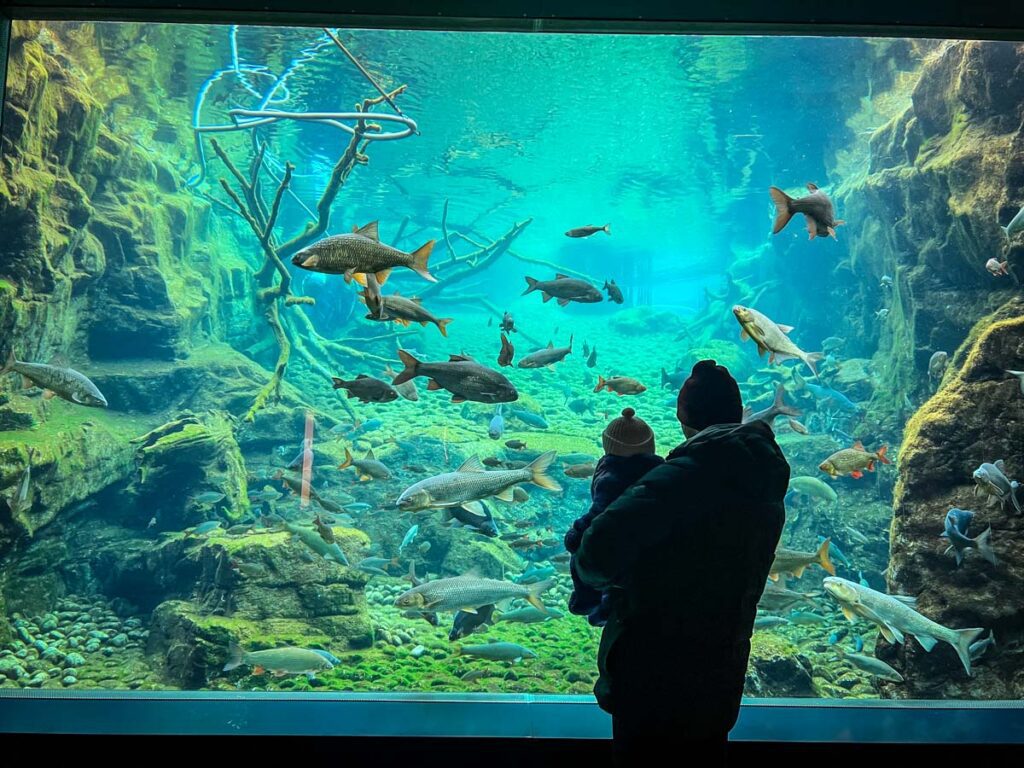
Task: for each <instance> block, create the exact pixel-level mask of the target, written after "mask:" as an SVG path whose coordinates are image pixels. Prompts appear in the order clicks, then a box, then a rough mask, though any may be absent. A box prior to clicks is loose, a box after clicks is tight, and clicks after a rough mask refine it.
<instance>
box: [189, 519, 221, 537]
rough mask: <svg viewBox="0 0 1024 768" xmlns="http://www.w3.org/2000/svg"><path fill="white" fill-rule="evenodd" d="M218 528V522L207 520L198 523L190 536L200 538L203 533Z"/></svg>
mask: <svg viewBox="0 0 1024 768" xmlns="http://www.w3.org/2000/svg"><path fill="white" fill-rule="evenodd" d="M218 528H220V520H207V521H206V522H205V523H200V524H199V525H197V526H196V527H195V528H193V529H192V531H191V534H192V535H193V536H202V535H203V534H204V533H210V532H211V531H215V530H217V529H218Z"/></svg>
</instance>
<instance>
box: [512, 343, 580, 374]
mask: <svg viewBox="0 0 1024 768" xmlns="http://www.w3.org/2000/svg"><path fill="white" fill-rule="evenodd" d="M571 354H572V336H569V346H567V347H556V346H555V344H554V342H551V341H549V342H548V345H547V346H546V347H545V348H544V349H538V350H537V351H536V352H531V353H530V354H528V355H527V356H526V357H524V358H523V359H522V360H520V361H519V367H520V368H543V367H544V366H552V365H554V364H555V363H560V362H562V361H563V360H564V359H565V358H566V356H567V355H571Z"/></svg>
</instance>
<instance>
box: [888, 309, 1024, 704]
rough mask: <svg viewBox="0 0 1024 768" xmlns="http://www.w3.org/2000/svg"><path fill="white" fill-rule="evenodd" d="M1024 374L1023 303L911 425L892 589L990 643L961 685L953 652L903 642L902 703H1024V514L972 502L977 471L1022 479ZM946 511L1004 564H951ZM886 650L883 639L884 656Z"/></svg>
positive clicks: (960, 362) (983, 327)
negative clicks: (1020, 376)
mask: <svg viewBox="0 0 1024 768" xmlns="http://www.w3.org/2000/svg"><path fill="white" fill-rule="evenodd" d="M1022 368H1024V300H1022V299H1020V298H1016V299H1013V300H1011V301H1009V302H1007V303H1006V304H1005V305H1004V306H1003V307H1001V308H1000V309H999V310H998V311H997V312H995V313H994V314H993V315H991V316H990V317H987V318H984V319H983V320H981V321H980V322H979V323H978V324H977V326H976V327H975V329H974V330H973V331H972V332H971V334H970V338H969V339H968V341H967V342H966V343H965V344H964V345H963V347H962V348H961V349H960V350H959V351H958V352H957V354H956V356H955V357H954V359H953V362H952V364H951V366H950V371H949V372H947V374H946V377H945V379H944V382H943V386H942V388H941V389H940V390H939V392H938V393H937V394H936V395H935V396H933V397H932V398H931V399H930V400H929V401H928V402H927V403H925V404H924V405H923V406H922V407H921V409H920V411H918V413H917V414H916V415H915V416H914V418H913V420H912V421H911V422H910V423H909V424H908V426H907V432H906V437H905V443H904V449H903V453H902V455H901V458H900V477H899V482H898V484H897V486H896V498H895V502H894V510H895V517H894V519H893V525H892V536H891V552H890V566H889V589H890V592H892V593H894V594H909V595H915V596H917V601H918V609H919V610H920V611H921V613H923V614H924V615H926V616H928V617H929V618H931V619H933V620H935V621H937V622H939V623H940V624H943V625H945V626H949V627H954V628H961V627H985V628H986V629H992V630H993V631H994V632H995V636H996V641H997V646H996V648H995V649H990V650H989V651H988V652H987V654H986V655H985V657H984V658H983V660H982V661H981V662H980V663H979V665H978V669H977V670H976V672H975V675H974V677H971V678H969V677H967V676H966V675H965V674H964V671H963V669H962V668H961V667H960V663H959V662H958V660H957V659H956V656H955V655H954V654H953V652H952V651H951V650H950V649H949V648H948V647H947V646H944V645H943V644H940V645H939V647H937V648H936V649H935V650H934V651H932V652H931V653H925V652H924V650H923V649H922V648H921V647H920V645H918V644H917V643H916V642H915V641H908V642H907V644H906V645H903V646H900V647H899V648H897V649H895V650H893V649H890V650H889V652H888V653H886V652H885V651H882V652H881V653H880V654H879V655H880V656H881V657H882V658H890V659H891V658H892V657H895V658H896V659H897V661H895V662H892V663H894V664H897V665H899V668H900V669H901V670H902V672H903V676H904V677H905V678H906V680H907V682H906V683H905V684H904V685H900V686H894V687H893V689H892V693H893V695H897V696H905V697H909V698H940V697H941V698H1002V699H1017V698H1020V697H1021V696H1024V683H1022V682H1021V680H1020V676H1019V674H1018V672H1019V670H1020V668H1021V664H1022V663H1024V654H1022V652H1021V651H1020V645H1021V640H1022V639H1024V604H1022V603H1021V600H1020V595H1021V594H1024V517H1022V516H1020V515H1017V514H1016V513H1015V511H1014V510H1013V508H1012V506H1007V507H1006V508H1003V507H1000V506H989V505H987V504H986V503H985V501H984V500H983V499H981V498H979V497H977V496H976V495H975V491H974V487H975V485H974V482H973V480H972V473H973V472H974V470H975V469H976V468H977V467H978V466H979V465H980V464H981V463H982V462H994V461H995V460H997V459H1004V460H1005V462H1006V468H1007V474H1008V475H1010V476H1011V477H1013V478H1018V479H1019V478H1024V461H1022V454H1021V447H1022V446H1024V396H1022V394H1021V389H1020V383H1019V381H1018V380H1017V379H1016V378H1014V377H1011V376H1008V375H1007V374H1006V373H1005V371H1006V370H1007V369H1013V370H1021V369H1022ZM950 507H959V508H961V509H969V510H972V511H974V512H975V513H976V514H975V517H974V520H973V522H972V525H971V528H970V530H969V531H968V533H969V535H970V536H972V537H974V536H977V535H978V534H980V533H982V532H983V531H984V530H985V529H986V528H989V527H991V529H992V534H991V537H992V546H993V549H994V550H995V553H996V555H997V557H998V558H999V560H1000V562H999V564H998V565H993V564H991V563H989V562H987V561H985V560H984V559H982V558H981V557H978V556H977V552H974V551H968V552H967V553H966V554H967V556H966V558H965V560H964V562H963V564H962V565H960V566H959V567H957V565H956V561H955V559H954V557H953V555H952V554H947V553H946V549H947V547H948V546H949V543H948V541H947V540H946V539H943V538H940V537H939V534H941V533H942V530H943V519H944V517H945V514H946V512H947V510H948V509H949V508H950ZM883 642H884V641H880V647H881V646H882V644H883Z"/></svg>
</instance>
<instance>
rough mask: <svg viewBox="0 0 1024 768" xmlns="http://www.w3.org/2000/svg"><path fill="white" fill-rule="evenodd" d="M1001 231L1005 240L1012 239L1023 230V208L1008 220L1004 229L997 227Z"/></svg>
mask: <svg viewBox="0 0 1024 768" xmlns="http://www.w3.org/2000/svg"><path fill="white" fill-rule="evenodd" d="M999 228H1000V229H1001V230H1003V234H1004V235H1006V237H1007V239H1009V238H1012V237H1013V236H1014V235H1016V234H1017V233H1018V232H1020V231H1021V230H1024V207H1022V208H1021V209H1020V210H1019V211H1017V213H1016V214H1014V216H1013V218H1012V219H1010V223H1009V224H1007V225H1006V226H1005V227H999Z"/></svg>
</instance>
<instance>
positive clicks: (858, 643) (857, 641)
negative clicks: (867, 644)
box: [853, 635, 864, 653]
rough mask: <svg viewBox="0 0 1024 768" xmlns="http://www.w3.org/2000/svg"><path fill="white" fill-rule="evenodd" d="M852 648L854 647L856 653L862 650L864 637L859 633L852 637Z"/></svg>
mask: <svg viewBox="0 0 1024 768" xmlns="http://www.w3.org/2000/svg"><path fill="white" fill-rule="evenodd" d="M853 648H854V650H855V651H856V652H857V653H860V652H861V651H863V650H864V638H863V637H861V636H860V635H857V636H856V637H855V638H853Z"/></svg>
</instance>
